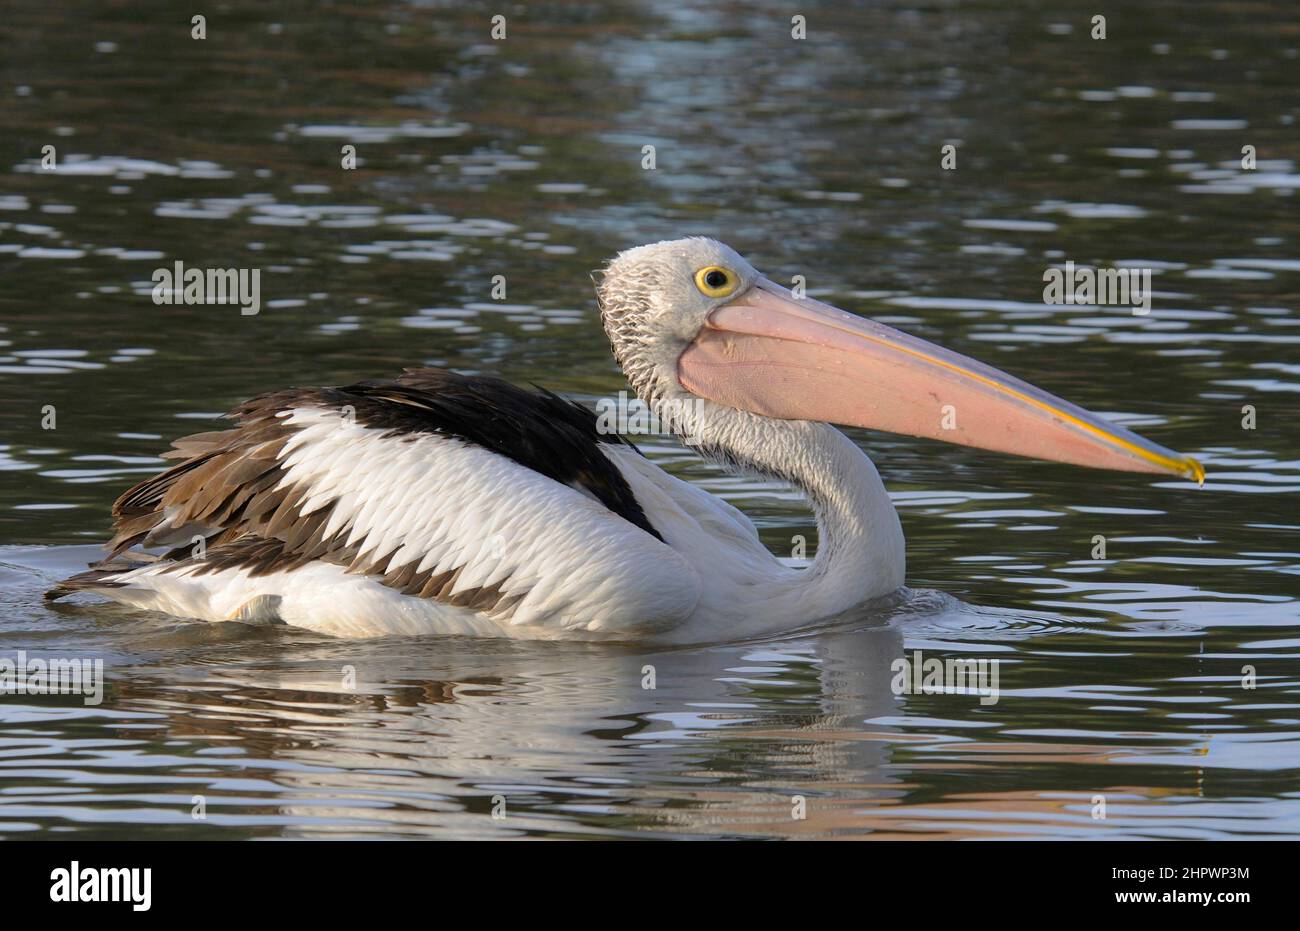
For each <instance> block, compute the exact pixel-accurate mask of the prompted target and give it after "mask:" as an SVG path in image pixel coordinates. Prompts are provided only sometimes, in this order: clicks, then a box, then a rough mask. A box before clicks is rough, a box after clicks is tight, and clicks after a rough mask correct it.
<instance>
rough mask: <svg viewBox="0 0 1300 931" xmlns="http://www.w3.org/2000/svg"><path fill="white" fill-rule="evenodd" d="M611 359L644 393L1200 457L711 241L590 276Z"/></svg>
mask: <svg viewBox="0 0 1300 931" xmlns="http://www.w3.org/2000/svg"><path fill="white" fill-rule="evenodd" d="M597 294H598V297H599V300H600V307H601V319H602V321H603V323H604V326H605V332H606V334H607V335H608V336H609V340H610V343H611V345H612V347H613V350H614V357H615V359H616V360H617V361H618V363H619V365H620V366H622V368H623V371H624V373H625V374H626V375H627V377H628V381H629V382H630V383H631V385H632V387H633V388H634V389H635V390H636V392H637V394H638V396H640V397H641V398H642V400H644V401H647V402H648V403H652V404H657V403H662V402H664V401H669V402H682V401H688V400H690V399H703V400H705V401H707V402H711V403H712V404H714V405H718V406H720V407H721V408H724V409H731V410H732V411H743V412H746V413H747V414H749V415H760V416H762V417H765V418H771V419H775V420H782V421H819V422H827V423H834V424H840V425H844V426H854V427H864V428H868V429H874V430H884V431H887V432H890V433H900V434H906V435H909V436H921V437H930V438H932V439H938V440H944V441H946V442H949V443H957V444H960V445H963V446H974V447H979V448H981V449H988V450H996V451H998V452H1004V453H1012V454H1015V455H1020V456H1029V457H1032V458H1036V459H1047V460H1054V461H1057V462H1067V463H1073V464H1075V465H1082V466H1089V467H1092V468H1100V469H1116V470H1120V471H1128V472H1152V473H1172V474H1174V475H1181V476H1184V477H1187V478H1190V479H1194V480H1196V481H1198V482H1199V481H1203V480H1204V476H1205V472H1204V470H1203V469H1202V468H1201V465H1200V463H1198V462H1197V461H1196V460H1195V459H1192V458H1190V457H1188V456H1184V455H1181V454H1180V453H1177V452H1174V451H1173V450H1170V449H1166V448H1165V447H1163V446H1159V445H1157V444H1155V443H1152V442H1150V441H1149V440H1146V439H1143V438H1142V437H1140V436H1138V435H1137V434H1135V433H1133V432H1131V431H1129V430H1126V429H1124V428H1123V427H1120V426H1117V425H1115V424H1112V423H1109V422H1107V421H1106V420H1104V419H1103V418H1101V417H1098V416H1097V415H1096V414H1092V413H1090V412H1088V411H1086V410H1084V409H1083V408H1081V407H1078V406H1077V405H1074V404H1071V403H1070V402H1068V401H1064V400H1061V399H1060V398H1057V397H1054V396H1053V395H1051V394H1048V393H1047V392H1045V391H1043V390H1041V389H1039V388H1036V387H1034V386H1033V385H1030V384H1028V383H1027V382H1024V381H1021V380H1020V379H1018V378H1016V377H1014V376H1012V375H1008V374H1006V373H1005V372H1001V371H999V370H998V369H995V368H993V367H992V366H990V365H986V364H984V363H983V362H978V361H976V360H974V359H970V358H968V357H966V356H963V355H960V354H959V353H956V352H952V351H951V350H948V349H944V348H943V347H941V346H937V345H935V344H933V343H929V342H926V341H925V340H922V339H919V338H917V337H915V336H911V335H909V334H907V333H903V332H900V331H898V330H895V329H892V328H890V327H887V326H884V325H883V324H880V323H876V322H874V321H872V320H868V319H865V318H863V317H858V316H855V315H853V314H850V313H847V312H845V311H843V310H840V309H838V308H836V307H832V306H830V305H828V304H824V303H822V302H820V301H817V300H813V299H812V298H808V297H796V296H795V295H794V294H792V293H791V292H790V291H789V290H788V289H786V288H783V287H781V286H780V285H778V284H775V283H774V282H772V281H770V280H768V279H767V278H764V277H763V276H762V275H761V274H759V272H758V271H756V270H755V269H754V267H753V266H752V265H750V264H749V263H748V262H747V261H745V259H743V258H742V257H741V256H740V255H739V254H737V253H736V252H735V251H734V250H732V249H731V248H730V247H728V246H726V245H724V244H722V243H720V242H717V241H715V240H712V239H704V238H691V239H678V240H673V241H670V242H660V243H654V244H652V245H646V246H639V247H637V248H635V249H629V250H627V251H625V252H622V253H620V254H619V255H617V256H616V257H615V258H614V259H613V260H611V261H610V263H609V265H608V266H607V268H606V269H605V272H604V275H603V278H602V279H601V280H600V282H599V283H598V285H597Z"/></svg>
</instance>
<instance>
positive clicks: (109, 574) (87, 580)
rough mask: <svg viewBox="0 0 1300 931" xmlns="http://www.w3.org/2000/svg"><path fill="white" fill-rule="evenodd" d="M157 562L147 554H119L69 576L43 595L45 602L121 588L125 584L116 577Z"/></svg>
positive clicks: (156, 558)
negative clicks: (72, 595) (78, 594)
mask: <svg viewBox="0 0 1300 931" xmlns="http://www.w3.org/2000/svg"><path fill="white" fill-rule="evenodd" d="M157 561H158V557H157V556H151V555H150V554H148V553H129V552H128V553H121V554H119V555H117V556H113V557H110V558H109V559H106V560H104V561H103V562H96V563H91V564H90V568H89V569H87V570H86V571H85V572H78V573H77V574H76V575H73V576H69V577H68V578H66V579H64V580H63V581H62V582H60V583H58V584H57V585H55V586H54V587H53V588H51V589H49V590H48V591H47V592H46V593H45V600H46V601H58V600H59V599H60V598H63V597H64V596H66V595H71V594H74V593H75V592H87V591H89V592H93V591H103V590H104V589H107V588H123V587H125V585H126V583H124V582H118V581H116V577H117V576H119V575H121V574H122V573H124V572H130V571H131V570H132V569H138V568H140V567H141V566H142V565H148V564H150V563H154V562H157Z"/></svg>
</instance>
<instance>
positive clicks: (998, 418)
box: [47, 238, 1204, 642]
mask: <svg viewBox="0 0 1300 931" xmlns="http://www.w3.org/2000/svg"><path fill="white" fill-rule="evenodd" d="M597 296H598V299H599V304H600V310H601V318H602V321H603V324H604V327H605V332H606V334H607V335H608V337H609V340H610V344H611V346H612V348H613V351H614V357H615V359H616V360H617V362H618V364H619V365H620V366H621V367H622V369H623V371H624V373H625V374H626V376H627V378H628V381H629V383H630V384H631V386H632V388H633V389H634V390H635V392H636V394H637V396H638V397H639V398H640V399H641V400H642V401H643V402H645V403H646V404H648V405H649V406H650V408H651V409H652V410H653V411H654V412H655V413H656V414H657V415H658V416H659V418H660V420H661V421H662V422H663V423H665V424H667V425H668V427H669V429H671V431H672V432H673V433H675V434H676V435H677V436H678V437H680V438H682V439H683V440H684V441H685V442H686V443H688V444H689V445H690V446H692V447H693V448H695V449H696V450H698V451H699V452H700V453H701V454H702V455H704V456H706V457H708V458H709V459H712V460H714V461H717V462H720V463H722V464H723V465H725V466H726V467H728V468H730V469H734V470H740V471H745V472H748V473H752V474H758V475H761V476H766V477H770V478H773V479H778V480H781V481H784V482H788V483H790V484H792V485H794V486H795V487H797V488H798V489H800V490H801V491H802V492H803V493H804V494H805V495H806V496H807V498H808V500H809V502H810V503H811V505H812V508H813V509H814V511H815V513H816V517H817V525H818V535H819V545H818V551H817V555H816V558H815V559H814V560H813V561H812V563H811V564H810V565H808V566H807V567H806V568H793V567H789V566H786V565H784V564H783V563H781V562H780V561H778V560H777V559H776V558H775V557H774V556H773V555H772V554H771V553H770V552H768V550H767V549H766V548H765V547H764V546H763V544H762V543H761V542H760V541H759V538H758V534H757V532H756V531H755V529H754V525H753V524H752V523H751V522H750V521H749V519H748V518H747V517H746V516H745V515H744V514H743V513H741V512H740V511H738V510H737V509H736V508H734V507H732V506H731V505H729V504H727V503H726V502H724V501H721V500H719V499H717V498H715V497H713V496H711V495H709V494H708V493H706V492H704V491H702V490H700V489H698V488H696V487H694V486H692V485H691V484H689V483H687V482H684V481H681V480H680V479H677V478H674V477H673V476H671V475H669V474H668V473H666V472H664V471H663V470H662V469H660V468H658V467H657V466H655V465H653V464H652V463H651V462H650V461H649V460H648V459H646V458H645V457H644V456H643V455H642V454H641V453H640V452H639V451H638V450H637V449H636V448H635V447H634V446H632V445H631V444H630V443H628V442H626V441H625V440H624V439H622V438H621V437H619V436H618V435H615V434H611V433H608V432H604V431H602V430H601V429H600V423H599V419H598V418H597V416H596V414H595V413H593V412H592V411H589V410H587V409H586V408H584V407H582V406H580V405H577V404H574V403H572V402H569V401H567V400H565V399H563V398H560V397H558V396H556V395H554V394H551V393H549V392H546V391H544V390H535V391H534V390H525V389H521V388H517V387H515V386H512V385H510V384H508V383H506V382H503V381H500V380H497V379H493V378H483V377H468V376H464V375H459V374H456V373H453V372H449V371H445V370H440V369H428V368H425V369H412V370H408V371H407V372H406V373H405V374H403V375H400V376H398V377H397V378H394V379H391V380H381V381H366V382H360V383H358V384H354V385H347V386H344V387H336V388H309V389H301V388H299V389H288V390H283V391H278V392H274V393H270V394H265V395H262V396H260V397H257V398H254V399H253V400H250V401H248V402H246V403H245V404H243V405H241V406H240V407H238V408H236V409H235V410H234V411H233V412H232V413H231V414H230V415H229V416H230V417H232V418H233V419H234V420H235V422H236V424H235V426H234V427H232V428H231V429H228V430H222V431H217V432H212V433H200V434H197V435H194V436H188V437H184V438H182V439H179V440H177V441H175V443H174V444H173V447H174V448H173V449H172V450H171V451H170V452H169V453H166V454H165V455H166V456H167V457H169V458H173V459H177V460H179V462H178V463H177V464H175V465H173V466H172V467H171V468H169V469H167V470H166V471H164V472H162V473H160V474H159V475H156V476H154V477H152V478H149V479H147V480H146V481H144V482H141V483H140V484H138V485H136V486H135V487H134V488H132V489H130V490H129V491H127V492H126V493H124V494H123V495H122V496H121V497H120V498H119V499H118V500H117V502H116V504H115V506H114V509H113V514H114V519H115V525H114V529H115V531H116V533H115V536H114V537H113V539H112V540H111V541H110V543H109V544H108V546H109V549H110V555H109V557H108V558H107V559H106V560H105V561H104V562H102V563H99V564H97V565H95V566H93V567H92V568H91V569H90V571H88V572H84V573H82V574H80V575H77V576H73V577H72V578H71V579H68V580H66V581H65V582H63V583H62V584H61V585H59V586H58V587H56V588H55V589H53V590H52V591H51V592H50V593H49V595H48V596H47V597H50V598H57V597H60V596H61V595H64V594H67V593H69V592H72V591H78V590H88V591H93V592H97V593H100V594H103V595H106V596H108V597H109V598H112V599H114V600H116V601H119V602H122V603H124V604H127V605H132V606H135V607H137V608H141V609H149V610H155V611H162V612H166V613H168V614H172V615H176V616H179V617H186V618H195V619H199V620H204V621H239V622H243V623H249V624H281V623H282V624H291V625H296V626H299V627H304V628H309V629H312V630H316V631H321V632H323V633H327V634H333V635H338V636H349V637H365V636H377V635H390V634H395V635H467V636H476V637H518V638H530V639H580V638H582V639H613V640H653V641H658V642H711V641H722V640H730V639H737V638H741V637H748V636H758V635H764V634H770V633H777V632H780V631H782V630H787V629H791V628H794V627H800V626H805V625H807V624H808V623H810V622H813V621H816V620H818V619H823V618H829V617H831V616H834V615H837V614H840V613H842V612H844V611H846V610H848V609H850V608H852V607H854V606H856V605H860V604H862V603H864V602H868V601H871V600H873V599H876V598H879V597H882V596H886V595H889V594H890V593H892V592H894V591H896V590H897V589H898V588H899V587H900V586H901V585H902V584H903V581H904V569H905V557H904V541H903V532H902V529H901V527H900V525H899V521H898V515H897V514H896V512H895V510H894V508H893V505H892V504H891V502H890V500H889V497H888V495H887V494H886V491H885V486H884V483H883V482H882V481H881V478H880V475H879V474H878V473H877V471H876V468H875V466H874V465H873V464H872V463H871V461H870V459H868V458H867V456H866V455H865V454H864V453H863V452H862V450H860V449H859V448H858V447H857V446H856V445H855V444H854V443H853V442H851V441H850V440H849V439H848V438H847V437H846V436H845V435H844V434H843V433H841V432H839V431H838V430H837V429H835V427H833V426H831V424H841V425H849V426H857V427H865V428H871V429H877V430H885V431H891V432H895V433H902V434H907V435H912V436H924V437H932V438H936V439H941V440H946V441H949V442H952V443H958V444H963V445H968V446H977V447H981V448H985V449H990V450H996V451H1000V452H1005V453H1012V454H1018V455H1024V456H1032V457H1036V458H1040V459H1051V460H1057V461H1063V462H1069V463H1075V464H1078V465H1082V466H1090V467H1094V468H1106V469H1119V470H1127V471H1135V472H1153V473H1160V472H1167V473H1172V474H1176V475H1182V476H1186V477H1189V478H1194V479H1196V480H1198V481H1200V480H1202V479H1203V476H1204V473H1203V471H1202V469H1201V467H1200V465H1199V464H1198V463H1197V462H1196V461H1195V460H1193V459H1190V458H1187V457H1185V456H1182V455H1180V454H1178V453H1175V452H1173V451H1171V450H1168V449H1165V448H1163V447H1160V446H1157V445H1156V444H1154V443H1151V442H1149V441H1147V440H1145V439H1143V438H1141V437H1139V436H1137V435H1135V434H1133V433H1131V432H1129V431H1127V430H1125V429H1123V428H1121V427H1118V426H1115V425H1113V424H1110V423H1107V422H1106V421H1105V420H1103V419H1101V418H1100V417H1097V416H1096V415H1093V414H1091V413H1088V412H1087V411H1085V410H1083V409H1081V408H1079V407H1076V406H1075V405H1072V404H1070V403H1068V402H1066V401H1062V400H1060V399H1058V398H1055V397H1053V396H1052V395H1050V394H1047V393H1046V392H1044V391H1041V390H1039V389H1037V388H1035V387H1033V386H1031V385H1029V384H1026V383H1025V382H1023V381H1020V380H1019V379H1016V378H1014V377H1012V376H1010V375H1007V374H1005V373H1003V372H1000V371H998V370H996V369H994V368H992V367H990V366H988V365H985V364H983V363H980V362H977V361H975V360H973V359H969V358H966V357H964V356H961V355H959V354H957V353H955V352H951V351H949V350H946V349H943V348H941V347H939V346H936V345H933V344H931V343H928V342H926V341H924V340H921V339H918V338H916V337H914V336H910V335H908V334H905V333H902V332H899V331H897V330H894V329H891V328H889V327H886V326H884V325H882V324H879V323H875V322H873V321H870V320H867V319H864V318H862V317H858V316H855V315H853V314H850V313H847V312H845V311H842V310H839V309H837V308H834V307H830V306H828V305H826V304H822V303H820V302H818V301H815V300H812V299H809V298H805V297H796V296H795V295H793V294H792V293H791V292H790V291H788V290H786V289H785V288H782V287H780V286H779V285H776V284H774V283H773V282H772V281H770V280H768V279H766V278H764V277H763V276H761V275H760V274H759V273H758V272H757V271H756V270H755V269H754V268H753V267H752V266H751V265H750V264H749V263H748V262H746V261H745V260H744V259H743V258H742V257H741V256H739V255H738V254H737V253H736V252H734V251H733V250H732V249H730V248H729V247H727V246H725V245H723V244H722V243H719V242H716V241H714V240H710V239H703V238H692V239H682V240H675V241H671V242H662V243H655V244H653V245H647V246H641V247H638V248H635V249H630V250H627V251H625V252H622V253H620V254H619V255H618V256H616V257H615V258H614V259H612V260H611V261H610V263H609V264H608V266H607V267H606V269H605V270H604V272H603V274H602V275H601V276H600V278H599V281H598V283H597Z"/></svg>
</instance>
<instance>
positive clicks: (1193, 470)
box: [1183, 456, 1205, 488]
mask: <svg viewBox="0 0 1300 931" xmlns="http://www.w3.org/2000/svg"><path fill="white" fill-rule="evenodd" d="M1183 475H1184V476H1186V477H1187V478H1189V479H1192V480H1193V481H1195V482H1196V485H1197V487H1199V488H1204V487H1205V466H1203V465H1201V464H1200V463H1199V462H1198V461H1197V460H1195V459H1193V458H1192V457H1191V456H1185V457H1184V458H1183Z"/></svg>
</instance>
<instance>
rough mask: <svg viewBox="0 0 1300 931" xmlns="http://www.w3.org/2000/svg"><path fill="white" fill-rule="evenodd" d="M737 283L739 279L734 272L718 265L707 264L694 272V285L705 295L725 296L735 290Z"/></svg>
mask: <svg viewBox="0 0 1300 931" xmlns="http://www.w3.org/2000/svg"><path fill="white" fill-rule="evenodd" d="M739 283H740V280H739V279H738V278H737V277H736V273H735V272H733V271H729V270H728V269H725V268H723V267H722V266H720V265H709V266H707V267H705V268H701V269H700V270H699V271H698V272H696V273H695V287H697V288H699V289H700V291H701V293H703V294H704V296H705V297H726V296H727V295H728V294H730V293H731V292H732V291H734V290H736V285H737V284H739Z"/></svg>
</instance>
